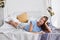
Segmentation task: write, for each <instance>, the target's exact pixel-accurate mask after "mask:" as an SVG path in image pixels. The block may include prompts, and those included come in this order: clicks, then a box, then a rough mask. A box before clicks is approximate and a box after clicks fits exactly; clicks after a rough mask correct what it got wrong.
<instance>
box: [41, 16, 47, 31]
mask: <svg viewBox="0 0 60 40" xmlns="http://www.w3.org/2000/svg"><path fill="white" fill-rule="evenodd" d="M43 18H45V21H44V23H43V25H41V29H42V30H43V31H45V32H48V29H47V28H46V26H45V22H46V21H47V20H48V17H47V16H43Z"/></svg>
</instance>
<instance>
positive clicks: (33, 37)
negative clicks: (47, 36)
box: [0, 23, 39, 40]
mask: <svg viewBox="0 0 60 40" xmlns="http://www.w3.org/2000/svg"><path fill="white" fill-rule="evenodd" d="M0 35H1V36H0V40H38V37H39V34H33V33H30V32H26V31H24V30H22V29H15V28H13V27H12V26H11V25H9V24H7V23H4V25H3V26H2V27H1V28H0Z"/></svg>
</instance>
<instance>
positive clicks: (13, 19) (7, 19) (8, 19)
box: [4, 17, 20, 23]
mask: <svg viewBox="0 0 60 40" xmlns="http://www.w3.org/2000/svg"><path fill="white" fill-rule="evenodd" d="M10 20H12V21H14V22H17V23H20V22H19V20H17V19H16V18H13V17H8V18H5V19H4V21H5V22H9V21H10Z"/></svg>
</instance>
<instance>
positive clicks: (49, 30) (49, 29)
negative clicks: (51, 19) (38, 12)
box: [45, 22, 52, 32]
mask: <svg viewBox="0 0 60 40" xmlns="http://www.w3.org/2000/svg"><path fill="white" fill-rule="evenodd" d="M45 26H46V28H47V29H48V32H52V30H51V28H50V27H49V26H48V25H47V22H45Z"/></svg>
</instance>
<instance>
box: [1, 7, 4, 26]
mask: <svg viewBox="0 0 60 40" xmlns="http://www.w3.org/2000/svg"><path fill="white" fill-rule="evenodd" d="M3 19H4V10H3V8H0V26H1V25H2V24H3Z"/></svg>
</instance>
